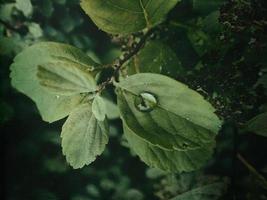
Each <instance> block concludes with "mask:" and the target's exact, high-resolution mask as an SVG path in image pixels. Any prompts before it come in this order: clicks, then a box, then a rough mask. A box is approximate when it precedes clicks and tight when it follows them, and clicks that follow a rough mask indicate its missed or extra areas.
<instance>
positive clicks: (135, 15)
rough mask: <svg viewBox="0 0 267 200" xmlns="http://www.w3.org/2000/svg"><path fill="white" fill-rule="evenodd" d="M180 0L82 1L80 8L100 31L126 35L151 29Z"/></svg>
mask: <svg viewBox="0 0 267 200" xmlns="http://www.w3.org/2000/svg"><path fill="white" fill-rule="evenodd" d="M179 1H180V0H168V1H165V0H106V1H104V0H97V1H96V0H82V1H81V7H82V8H83V10H84V11H85V12H86V14H88V15H89V17H90V18H91V19H92V20H93V22H94V23H95V24H96V25H97V26H98V27H99V28H100V29H102V30H104V31H106V32H108V33H113V34H127V33H133V32H137V31H140V30H142V29H144V28H146V27H147V28H151V27H153V26H155V25H157V24H159V23H160V22H162V20H163V19H164V17H165V15H166V14H167V13H168V12H169V11H170V10H171V9H172V8H173V7H174V6H175V5H176V3H177V2H179Z"/></svg>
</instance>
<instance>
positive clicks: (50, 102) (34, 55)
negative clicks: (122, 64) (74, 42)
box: [10, 42, 96, 122]
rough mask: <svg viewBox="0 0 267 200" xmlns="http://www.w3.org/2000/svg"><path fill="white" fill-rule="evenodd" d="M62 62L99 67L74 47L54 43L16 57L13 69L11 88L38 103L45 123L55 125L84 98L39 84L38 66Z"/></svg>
mask: <svg viewBox="0 0 267 200" xmlns="http://www.w3.org/2000/svg"><path fill="white" fill-rule="evenodd" d="M62 60H64V61H65V62H68V61H70V62H71V63H76V65H80V66H83V68H84V69H85V68H86V69H89V70H92V69H93V67H94V66H95V65H96V64H95V63H94V62H93V61H92V60H91V59H90V58H89V57H88V56H87V55H85V54H84V53H83V52H82V51H81V50H79V49H77V48H75V47H72V46H69V45H65V44H60V43H54V42H41V43H38V44H35V45H33V46H31V47H28V48H26V49H25V50H24V51H22V52H21V53H20V54H19V55H17V56H16V57H15V59H14V63H13V64H12V65H11V67H10V68H11V75H10V76H11V79H12V80H11V83H12V86H13V87H15V88H16V89H17V90H19V91H20V92H22V93H24V94H25V95H27V96H28V97H30V98H31V99H32V100H33V101H34V102H35V103H36V105H37V107H38V110H39V111H40V114H41V116H42V118H43V120H44V121H48V122H54V121H56V120H59V119H62V118H64V117H66V116H67V115H68V114H69V113H70V112H71V110H72V109H73V108H74V107H76V106H77V105H78V104H79V103H80V101H81V100H82V98H83V97H82V96H81V95H80V94H76V95H72V96H64V95H57V94H53V93H50V92H47V90H46V89H45V88H44V87H43V86H41V85H40V83H39V80H38V78H37V69H38V66H46V65H47V64H49V63H50V64H51V63H52V64H55V63H58V62H59V61H62Z"/></svg>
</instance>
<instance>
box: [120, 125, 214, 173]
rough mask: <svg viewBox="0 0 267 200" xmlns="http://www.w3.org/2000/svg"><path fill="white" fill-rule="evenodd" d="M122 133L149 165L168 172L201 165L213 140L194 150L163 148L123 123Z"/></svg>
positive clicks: (184, 170) (208, 153)
mask: <svg viewBox="0 0 267 200" xmlns="http://www.w3.org/2000/svg"><path fill="white" fill-rule="evenodd" d="M123 129H124V135H125V138H126V139H127V141H128V143H129V145H130V148H131V149H132V150H133V151H134V152H135V153H136V154H137V155H138V156H139V157H140V159H141V160H142V161H143V162H145V163H146V164H147V165H148V166H150V167H155V168H158V169H162V170H164V171H169V172H179V173H181V172H189V171H193V170H197V169H199V168H200V167H202V166H203V165H204V164H205V163H206V162H207V160H208V159H210V158H211V156H212V153H213V148H214V146H215V142H214V141H213V142H212V143H210V144H207V145H206V146H205V147H202V148H199V149H195V150H185V151H177V150H164V149H162V148H159V147H157V146H154V145H152V144H149V143H148V142H146V141H145V140H143V139H141V138H140V137H138V136H137V135H136V134H135V133H134V132H133V131H131V129H129V128H128V127H127V125H126V124H125V123H124V126H123Z"/></svg>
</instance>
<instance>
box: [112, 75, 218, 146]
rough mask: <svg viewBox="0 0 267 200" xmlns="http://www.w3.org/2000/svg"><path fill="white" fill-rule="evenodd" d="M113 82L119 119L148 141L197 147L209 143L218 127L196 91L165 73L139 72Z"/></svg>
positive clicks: (205, 102) (162, 144)
mask: <svg viewBox="0 0 267 200" xmlns="http://www.w3.org/2000/svg"><path fill="white" fill-rule="evenodd" d="M115 85H116V87H117V94H118V106H119V109H120V114H121V117H122V119H123V122H124V123H125V124H126V125H127V126H128V127H129V128H130V129H131V130H132V131H133V132H134V133H135V134H136V135H138V136H139V137H141V138H143V139H144V140H146V141H147V142H149V143H150V144H153V145H157V146H159V147H161V148H164V149H168V150H189V149H197V148H201V147H203V146H205V145H207V144H208V143H211V142H212V141H213V139H214V137H215V136H216V134H217V133H218V131H219V129H220V127H221V122H220V120H219V119H218V117H217V116H216V115H215V114H214V111H215V109H214V108H213V107H212V106H211V105H210V104H209V103H208V102H207V101H205V100H204V99H203V97H202V96H201V95H200V94H198V93H197V92H195V91H193V90H191V89H189V88H188V87H187V86H186V85H184V84H182V83H179V82H177V81H175V80H173V79H171V78H169V77H166V76H163V75H158V74H150V73H139V74H135V75H133V76H129V77H128V78H126V79H124V80H122V81H121V82H119V83H115Z"/></svg>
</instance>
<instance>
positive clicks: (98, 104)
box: [92, 95, 106, 121]
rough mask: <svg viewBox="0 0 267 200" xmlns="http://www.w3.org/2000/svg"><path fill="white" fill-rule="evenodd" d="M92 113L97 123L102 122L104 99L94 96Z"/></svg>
mask: <svg viewBox="0 0 267 200" xmlns="http://www.w3.org/2000/svg"><path fill="white" fill-rule="evenodd" d="M92 111H93V113H94V115H95V117H96V119H98V120H99V121H104V119H105V117H106V104H105V102H104V99H103V98H102V97H100V96H99V95H96V96H95V98H94V100H93V104H92Z"/></svg>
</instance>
